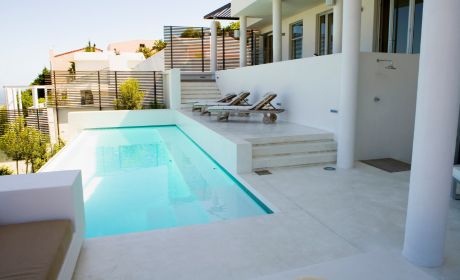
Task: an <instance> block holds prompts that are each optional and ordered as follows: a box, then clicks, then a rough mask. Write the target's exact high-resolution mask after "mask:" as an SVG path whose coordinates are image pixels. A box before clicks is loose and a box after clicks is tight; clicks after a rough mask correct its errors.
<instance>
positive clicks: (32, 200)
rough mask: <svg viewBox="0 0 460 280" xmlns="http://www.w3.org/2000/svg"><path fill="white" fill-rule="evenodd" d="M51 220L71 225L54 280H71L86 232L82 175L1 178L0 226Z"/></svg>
mask: <svg viewBox="0 0 460 280" xmlns="http://www.w3.org/2000/svg"><path fill="white" fill-rule="evenodd" d="M51 220H67V221H70V222H71V224H72V228H73V233H72V234H71V240H70V243H69V247H68V249H67V252H66V254H65V256H64V260H63V262H62V266H61V267H60V269H59V272H58V277H57V279H58V280H67V279H71V278H72V275H73V271H74V269H75V265H76V263H77V259H78V255H79V254H80V249H81V247H82V244H83V239H84V232H85V219H84V208H83V190H82V181H81V172H80V171H79V170H77V171H59V172H43V173H36V174H27V175H14V176H1V177H0V225H11V224H21V223H29V222H39V221H51ZM24 254H27V252H24ZM0 268H1V264H0ZM22 272H23V271H22ZM1 276H2V275H0V278H2V277H1Z"/></svg>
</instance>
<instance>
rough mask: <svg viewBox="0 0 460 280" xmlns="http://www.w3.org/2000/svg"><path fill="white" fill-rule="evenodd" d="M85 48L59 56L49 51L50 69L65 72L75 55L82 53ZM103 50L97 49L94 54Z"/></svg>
mask: <svg viewBox="0 0 460 280" xmlns="http://www.w3.org/2000/svg"><path fill="white" fill-rule="evenodd" d="M84 52H85V48H81V49H76V50H72V51H68V52H64V53H60V54H55V52H54V50H50V54H49V55H50V64H51V69H52V70H55V71H67V70H68V69H69V68H70V66H71V65H70V63H71V62H72V61H75V55H76V54H79V53H84ZM102 52H103V50H101V49H97V48H96V52H95V53H102Z"/></svg>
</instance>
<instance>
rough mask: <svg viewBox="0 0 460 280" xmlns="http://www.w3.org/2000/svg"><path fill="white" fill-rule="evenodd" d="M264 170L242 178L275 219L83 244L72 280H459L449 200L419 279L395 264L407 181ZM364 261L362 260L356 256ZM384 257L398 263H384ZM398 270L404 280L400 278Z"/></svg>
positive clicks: (457, 238)
mask: <svg viewBox="0 0 460 280" xmlns="http://www.w3.org/2000/svg"><path fill="white" fill-rule="evenodd" d="M271 171H272V173H273V174H272V175H266V176H258V175H256V174H255V173H251V174H246V175H242V176H241V177H242V179H243V180H245V181H246V182H248V183H249V184H250V185H251V186H252V187H253V188H254V189H256V190H257V191H258V192H259V193H260V194H261V195H263V196H264V197H265V198H266V199H267V200H269V201H270V202H271V204H273V205H274V206H275V207H276V208H277V209H278V210H279V211H278V212H277V213H275V214H272V215H265V216H259V217H255V218H247V219H240V220H232V221H226V222H218V223H214V224H207V225H196V226H191V227H186V228H173V229H165V230H157V231H150V232H143V233H135V234H129V235H123V236H113V237H108V238H101V239H90V240H87V241H86V242H85V245H84V248H83V250H82V253H81V255H80V259H79V263H78V265H77V269H76V272H75V278H76V279H252V278H258V277H271V278H268V279H299V278H298V277H299V275H303V276H308V275H305V274H296V273H295V271H301V272H302V271H304V272H305V273H314V272H315V271H316V272H318V271H321V269H322V270H323V271H324V270H329V268H330V269H334V268H337V267H342V268H343V262H344V263H349V264H354V265H356V266H354V265H353V266H354V267H350V269H351V270H354V271H356V269H367V271H366V273H368V274H365V273H363V274H362V275H363V279H369V278H367V276H365V275H370V274H372V273H374V270H375V273H379V274H381V273H382V271H384V272H386V273H387V274H388V275H385V276H386V277H387V278H386V279H420V277H421V276H420V275H423V276H424V277H426V279H430V275H431V276H433V277H434V278H435V279H452V280H454V279H458V275H460V202H459V201H452V206H451V211H450V217H449V230H448V234H447V244H446V256H447V258H446V263H445V265H444V266H443V267H441V268H438V269H424V271H423V270H420V269H418V268H416V267H414V266H412V265H410V264H409V263H407V262H406V261H405V260H404V259H403V258H400V257H399V252H400V251H401V248H402V243H403V238H404V220H405V213H406V204H407V195H408V181H409V173H408V172H403V173H393V174H390V173H386V172H384V171H381V170H378V169H375V168H373V167H370V166H367V165H364V164H360V163H358V164H357V168H355V169H354V170H349V171H342V170H341V171H325V170H323V166H312V167H298V168H279V169H272V170H271ZM382 254H383V257H382ZM363 255H364V256H366V257H365V259H366V261H363V257H360V256H363ZM388 256H395V257H394V259H393V258H392V257H390V260H391V261H388V262H384V261H382V259H388ZM342 260H345V261H342ZM317 264H322V265H320V268H319V269H318V268H315V267H312V268H310V269H309V267H311V266H312V265H317ZM360 267H361V268H360ZM296 269H297V270H296ZM299 269H300V270H299ZM302 269H304V270H302ZM290 271H294V272H292V273H291V272H290ZM401 271H404V273H406V274H404V277H409V278H401V277H402V275H401V273H402V272H401ZM369 273H370V274H369ZM309 275H310V276H314V275H311V274H309ZM342 275H345V274H342ZM339 276H340V275H339ZM328 277H330V278H327V279H341V278H340V277H339V278H333V276H331V275H329V276H328ZM411 277H415V278H411ZM344 279H345V278H344ZM347 279H348V278H347ZM376 279H377V278H376Z"/></svg>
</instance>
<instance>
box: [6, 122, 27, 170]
mask: <svg viewBox="0 0 460 280" xmlns="http://www.w3.org/2000/svg"><path fill="white" fill-rule="evenodd" d="M24 128H25V127H24V119H23V118H18V119H17V120H16V121H15V122H12V123H9V124H7V126H6V130H5V134H3V136H2V137H0V149H1V150H3V151H4V152H5V154H6V155H7V156H8V157H9V158H11V159H12V160H14V161H16V173H17V174H19V161H20V160H23V159H24V147H25V146H26V145H27V142H26V139H27V137H26V134H25V129H24Z"/></svg>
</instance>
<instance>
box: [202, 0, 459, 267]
mask: <svg viewBox="0 0 460 280" xmlns="http://www.w3.org/2000/svg"><path fill="white" fill-rule="evenodd" d="M231 9H232V11H231V13H232V16H234V17H239V18H240V23H241V26H240V34H245V31H246V29H248V28H251V29H255V30H258V31H260V34H261V35H260V40H261V42H262V43H261V44H260V45H261V46H260V48H259V56H258V58H259V63H260V64H263V65H257V66H252V67H242V68H239V69H233V70H226V71H217V72H216V78H217V83H218V85H219V88H220V89H221V91H222V92H232V91H233V92H234V91H238V90H242V89H244V90H250V91H251V92H254V93H255V96H256V97H257V95H261V94H263V93H265V92H268V91H274V92H277V93H278V97H279V99H278V105H279V106H282V107H284V108H286V110H287V111H286V114H285V116H284V118H285V119H286V120H288V121H291V122H295V123H300V124H303V125H308V126H313V127H318V128H322V129H326V130H329V131H332V132H334V133H335V135H336V140H337V142H338V159H337V166H338V167H339V168H344V169H350V168H353V166H354V161H355V160H360V159H372V158H382V157H392V158H396V159H399V160H403V161H406V162H412V172H411V180H410V193H409V204H408V213H407V224H406V235H405V237H406V238H405V243H404V249H403V255H404V256H405V257H406V258H407V259H408V260H409V261H411V262H413V263H415V264H417V265H421V266H428V267H432V266H439V265H441V264H442V262H443V251H444V247H443V246H444V238H445V231H446V220H447V210H448V206H449V199H450V197H449V193H450V189H451V183H452V166H453V163H454V154H455V146H456V136H457V129H458V118H459V107H460V80H459V79H458V77H460V64H459V63H458V62H459V61H460V53H459V52H458V49H460V33H459V32H458V31H456V30H455V29H456V27H457V26H460V18H459V17H458V12H459V11H460V2H459V1H457V0H441V1H435V0H424V1H423V0H410V1H398V0H335V1H334V0H308V1H305V0H284V1H281V0H271V1H265V0H250V1H247V0H233V1H232V6H231ZM422 23H423V24H422ZM440 23H443V24H441V25H440ZM447 38H448V39H447ZM244 43H245V42H244V38H243V39H242V45H243V44H244ZM245 51H246V50H245V48H243V47H242V48H241V53H240V57H241V61H242V63H241V65H242V66H244V65H245V64H244V60H245V58H246V53H245ZM271 62H274V63H271ZM211 63H212V62H211ZM267 63H268V64H267ZM235 81H238V82H235ZM414 127H415V130H414Z"/></svg>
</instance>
